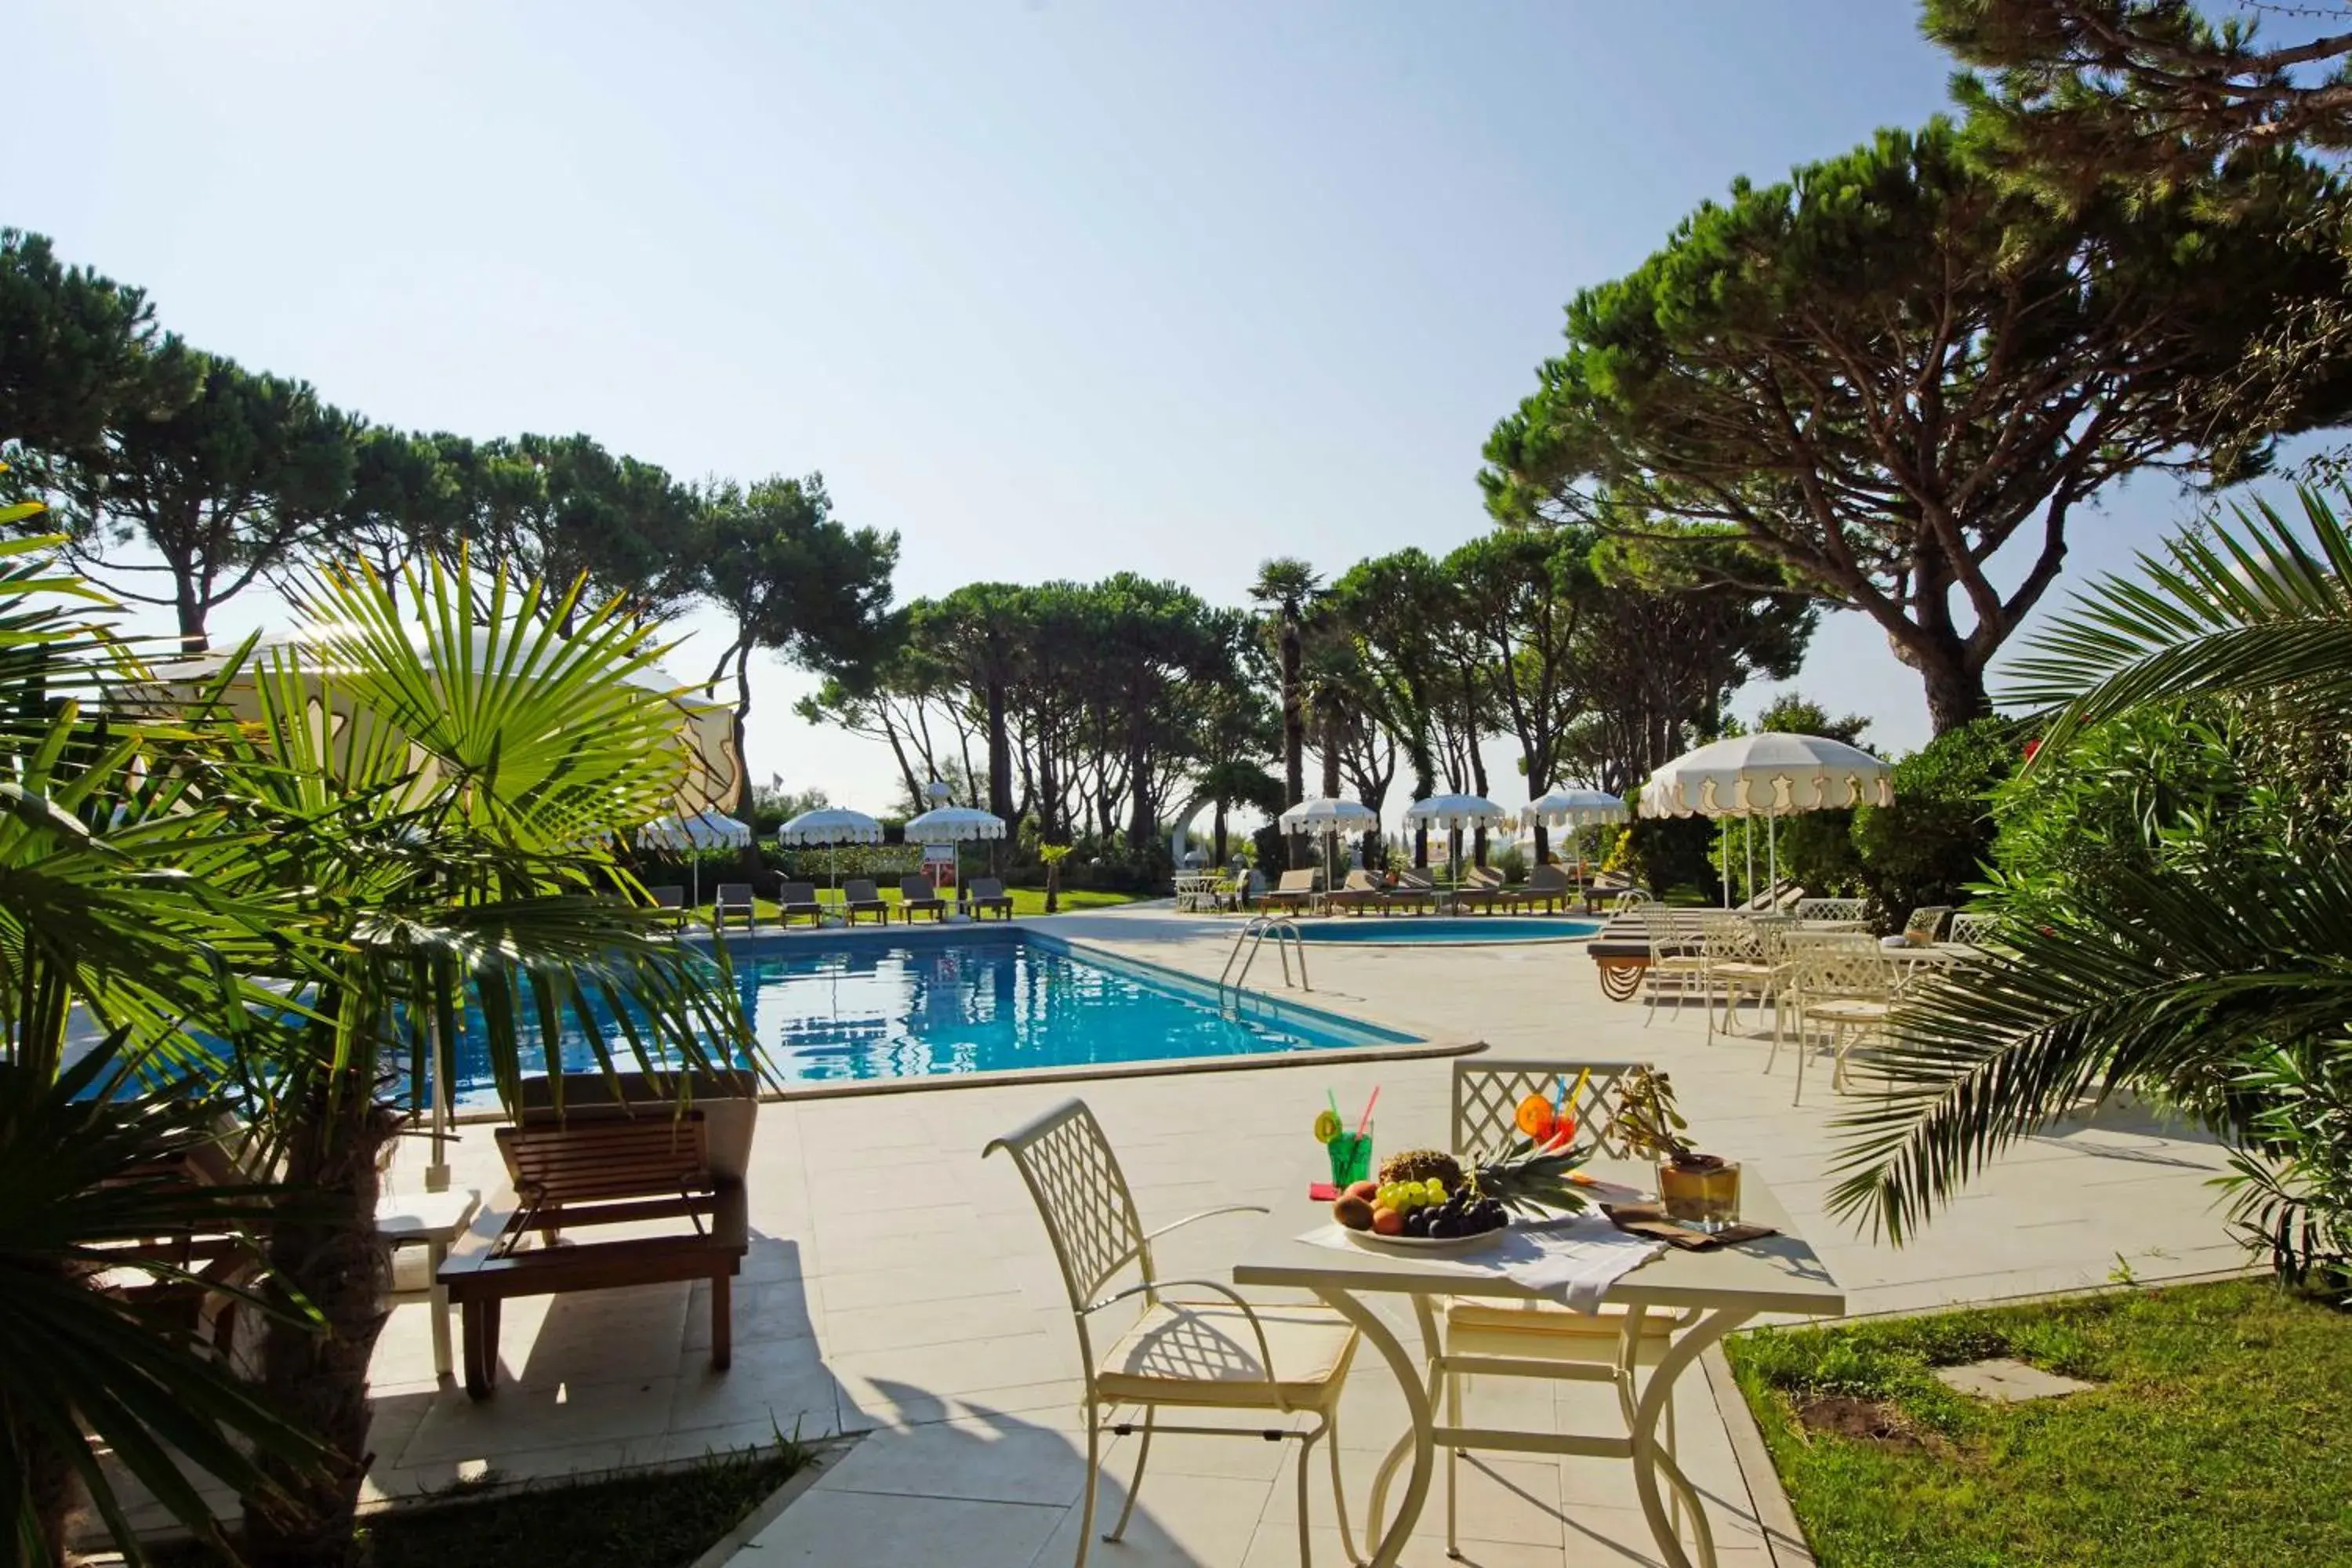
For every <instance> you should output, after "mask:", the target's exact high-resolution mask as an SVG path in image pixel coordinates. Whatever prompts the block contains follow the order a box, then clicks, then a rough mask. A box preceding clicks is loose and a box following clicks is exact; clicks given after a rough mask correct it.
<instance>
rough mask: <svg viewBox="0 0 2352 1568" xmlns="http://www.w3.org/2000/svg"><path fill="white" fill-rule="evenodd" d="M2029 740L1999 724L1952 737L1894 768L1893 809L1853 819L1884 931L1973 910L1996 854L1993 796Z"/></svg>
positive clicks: (1867, 888) (2012, 724)
mask: <svg viewBox="0 0 2352 1568" xmlns="http://www.w3.org/2000/svg"><path fill="white" fill-rule="evenodd" d="M2027 734H2028V726H2026V725H2024V724H2021V723H2020V722H2019V721H2015V720H2011V719H2000V718H1991V719H1979V720H1976V721H1973V722H1971V723H1968V724H1963V725H1961V726H1960V727H1959V728H1958V729H1956V730H1947V731H1944V733H1942V734H1940V735H1938V736H1937V737H1936V738H1935V739H1934V740H1932V741H1930V742H1927V745H1925V746H1923V747H1921V748H1920V749H1919V750H1918V751H1916V752H1912V753H1911V755H1909V756H1907V757H1906V758H1904V759H1903V760H1902V761H1901V762H1899V763H1895V804H1894V805H1885V806H1864V807H1863V808H1862V809H1861V810H1859V811H1857V812H1855V813H1854V814H1853V847H1854V848H1855V850H1856V851H1857V853H1858V854H1859V857H1860V868H1859V871H1858V873H1857V875H1858V879H1859V880H1860V882H1861V884H1862V887H1863V890H1864V892H1865V893H1867V894H1868V895H1869V897H1870V900H1871V903H1872V905H1873V906H1874V914H1875V916H1876V918H1877V921H1878V923H1879V924H1880V925H1882V926H1885V927H1888V928H1891V927H1892V926H1893V925H1894V924H1895V922H1897V921H1901V920H1902V919H1903V917H1904V916H1905V915H1906V914H1908V913H1909V912H1910V911H1911V910H1914V909H1916V908H1918V907H1919V906H1920V905H1922V904H1955V905H1958V904H1964V903H1966V902H1968V899H1969V885H1970V884H1971V883H1974V882H1978V881H1980V880H1982V879H1983V876H1984V872H1983V866H1984V862H1985V860H1986V859H1987V858H1988V855H1989V853H1990V850H1991V848H1992V841H1993V818H1992V803H1991V795H1992V791H1993V789H1994V786H1996V785H1998V784H2000V783H2002V782H2003V781H2004V780H2006V779H2008V778H2009V777H2010V776H2011V774H2012V773H2016V771H2017V770H2018V768H2019V767H2020V766H2021V765H2022V764H2023V763H2024V761H2025V745H2026V738H2027ZM1820 890H1821V889H1815V891H1820Z"/></svg>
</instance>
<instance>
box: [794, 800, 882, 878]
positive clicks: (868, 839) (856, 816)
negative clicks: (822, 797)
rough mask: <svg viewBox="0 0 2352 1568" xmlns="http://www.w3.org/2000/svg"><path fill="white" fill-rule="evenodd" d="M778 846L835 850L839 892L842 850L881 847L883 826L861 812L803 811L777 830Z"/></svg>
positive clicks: (840, 808)
mask: <svg viewBox="0 0 2352 1568" xmlns="http://www.w3.org/2000/svg"><path fill="white" fill-rule="evenodd" d="M776 842H777V843H779V844H782V845H786V846H792V845H802V844H824V845H828V846H830V847H832V849H833V885H834V887H835V889H838V888H839V887H840V886H841V846H843V845H845V844H879V843H881V842H882V825H881V824H880V823H878V822H877V821H875V820H874V819H873V818H872V817H870V816H866V814H865V813H864V812H862V811H851V810H849V809H848V808H847V807H846V806H839V805H824V806H819V807H818V808H817V809H816V810H814V811H803V812H802V813H801V814H800V815H799V816H795V817H793V819H792V820H791V821H790V822H787V823H785V824H784V825H783V826H782V827H779V828H777V829H776Z"/></svg>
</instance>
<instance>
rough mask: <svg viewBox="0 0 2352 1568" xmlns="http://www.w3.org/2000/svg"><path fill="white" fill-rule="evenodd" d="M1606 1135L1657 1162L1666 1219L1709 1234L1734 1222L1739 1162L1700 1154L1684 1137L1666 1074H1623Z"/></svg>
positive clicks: (1687, 1127) (1643, 1071)
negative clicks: (1623, 1077) (1612, 1135)
mask: <svg viewBox="0 0 2352 1568" xmlns="http://www.w3.org/2000/svg"><path fill="white" fill-rule="evenodd" d="M1610 1131H1612V1133H1613V1134H1614V1135H1615V1136H1616V1137H1618V1138H1620V1139H1622V1141H1623V1142H1624V1144H1625V1146H1626V1147H1627V1148H1628V1149H1629V1150H1631V1151H1632V1152H1633V1153H1635V1154H1637V1155H1640V1156H1641V1157H1643V1158H1644V1159H1649V1160H1654V1161H1655V1162H1657V1173H1658V1204H1659V1206H1660V1207H1662V1208H1664V1210H1665V1211H1666V1217H1667V1218H1668V1219H1671V1220H1673V1221H1675V1223H1676V1224H1679V1225H1686V1226H1690V1227H1691V1228H1692V1229H1694V1230H1703V1231H1708V1232H1713V1231H1718V1230H1724V1229H1727V1228H1728V1227H1729V1226H1733V1225H1735V1224H1737V1223H1738V1219H1739V1163H1738V1161H1736V1160H1727V1159H1725V1158H1724V1157H1723V1156H1722V1155H1720V1154H1708V1153H1704V1152H1700V1150H1699V1147H1698V1145H1697V1144H1696V1143H1694V1142H1692V1141H1691V1140H1690V1139H1689V1138H1687V1137H1685V1133H1687V1132H1688V1131H1690V1123H1689V1122H1688V1121H1685V1120H1684V1119H1683V1115H1682V1112H1681V1110H1679V1109H1678V1108H1677V1107H1676V1106H1675V1086H1674V1084H1673V1082H1672V1081H1671V1080H1670V1079H1668V1078H1667V1077H1666V1075H1665V1074H1664V1073H1662V1072H1658V1071H1655V1070H1654V1069H1653V1068H1640V1069H1638V1070H1636V1071H1634V1072H1633V1073H1631V1074H1629V1075H1627V1077H1626V1079H1625V1081H1624V1083H1623V1085H1622V1087H1620V1088H1619V1089H1618V1091H1617V1105H1616V1110H1615V1111H1614V1113H1613V1114H1612V1117H1611V1120H1610Z"/></svg>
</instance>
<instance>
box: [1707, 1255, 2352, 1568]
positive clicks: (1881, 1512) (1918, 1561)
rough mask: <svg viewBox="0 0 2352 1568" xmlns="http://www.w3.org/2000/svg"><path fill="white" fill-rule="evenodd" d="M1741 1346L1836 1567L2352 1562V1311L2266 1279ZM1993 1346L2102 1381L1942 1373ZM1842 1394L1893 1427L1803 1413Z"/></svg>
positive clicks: (1796, 1486)
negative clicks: (2018, 1384) (2039, 1388)
mask: <svg viewBox="0 0 2352 1568" xmlns="http://www.w3.org/2000/svg"><path fill="white" fill-rule="evenodd" d="M1727 1349H1728V1351H1729V1353H1730V1356H1731V1363H1732V1365H1733V1367H1734V1368H1735V1369H1736V1370H1737V1372H1738V1376H1739V1383H1740V1386H1741V1388H1742V1389H1743V1390H1744V1391H1745V1392H1746V1394H1747V1396H1748V1405H1749V1406H1750V1407H1751V1408H1752V1409H1754V1410H1755V1412H1756V1415H1757V1418H1758V1420H1759V1422H1760V1423H1761V1425H1762V1426H1763V1429H1764V1436H1765V1441H1766V1443H1767V1444H1768V1445H1769V1447H1770V1448H1771V1451H1772V1458H1773V1462H1774V1463H1775V1465H1777V1466H1778V1467H1779V1469H1780V1478H1781V1480H1782V1481H1783V1482H1784V1483H1785V1484H1786V1486H1787V1487H1788V1489H1789V1495H1790V1500H1792V1501H1793V1502H1794V1503H1795V1505H1796V1510H1797V1517H1798V1518H1799V1519H1800V1520H1801V1521H1802V1522H1803V1524H1804V1527H1805V1534H1806V1537H1807V1538H1808V1540H1810V1541H1811V1544H1812V1547H1813V1551H1814V1552H1815V1553H1816V1554H1817V1555H1818V1556H1819V1558H1820V1560H1821V1563H1822V1568H1864V1565H1865V1564H1867V1565H1870V1568H1879V1565H1882V1564H1883V1565H1885V1568H1897V1565H1901V1568H1962V1565H1966V1568H2025V1565H2028V1564H2061V1563H2063V1564H2083V1565H2084V1568H2088V1565H2090V1564H2100V1565H2102V1568H2108V1565H2120V1564H2132V1565H2133V1568H2141V1565H2149V1568H2164V1565H2176V1564H2177V1565H2178V1568H2219V1565H2221V1564H2231V1563H2247V1564H2253V1563H2262V1564H2286V1563H2297V1564H2300V1563H2311V1564H2319V1563H2352V1482H2347V1477H2352V1424H2347V1420H2346V1416H2347V1413H2352V1315H2347V1314H2346V1313H2344V1312H2341V1311H2338V1310H2332V1309H2330V1308H2327V1307H2326V1306H2322V1305H2320V1304H2318V1303H2316V1302H2314V1301H2312V1300H2307V1299H2304V1298H2299V1297H2296V1296H2294V1295H2290V1294H2287V1293H2285V1292H2283V1291H2282V1290H2280V1289H2278V1288H2277V1287H2276V1286H2275V1285H2273V1284H2271V1283H2269V1282H2267V1281H2231V1282H2228V1283H2223V1284H2214V1285H2194V1286H2182V1287H2179V1288H2176V1289H2161V1290H2133V1291H2126V1292H2121V1293H2117V1294H2115V1295H2108V1296H2099V1297H2092V1298H2081V1299H2077V1300H2071V1301H2064V1302H2057V1303H2052V1304H2047V1305H2040V1306H2027V1307H2015V1308H2002V1309H1994V1310H1981V1311H1967V1312H1955V1313H1948V1314H1945V1315H1942V1316H1938V1317H1932V1318H1916V1319H1906V1320H1899V1321H1887V1322H1875V1323H1862V1324H1855V1325H1852V1326H1847V1327H1841V1328H1827V1329H1797V1330H1769V1331H1763V1332H1760V1333H1757V1334H1754V1335H1750V1336H1746V1337H1743V1338H1740V1339H1738V1340H1735V1341H1733V1342H1730V1344H1729V1345H1728V1346H1727ZM1989 1356H2012V1357H2015V1358H2016V1359H2018V1360H2020V1361H2025V1362H2030V1363H2033V1364H2034V1365H2036V1366H2041V1367H2044V1368H2047V1369H2048V1370H2050V1371H2053V1372H2059V1373H2067V1374H2069V1375H2071V1376H2075V1377H2081V1378H2087V1379H2090V1380H2092V1381H2094V1382H2096V1383H2099V1384H2102V1385H2103V1386H2101V1387H2100V1388H2098V1389H2095V1390H2094V1391H2092V1392H2089V1393H2084V1394H2071V1395H2068V1396H2067V1397H2065V1398H2063V1399H2056V1400H2046V1401H2041V1402H2036V1403H2032V1404H2026V1405H2006V1406H2004V1405H1988V1404H1984V1403H1981V1402H1979V1401H1977V1400H1974V1399H1970V1398H1968V1397H1965V1396H1963V1395H1960V1394H1955V1393H1953V1392H1951V1391H1950V1390H1948V1389H1947V1388H1945V1387H1944V1386H1943V1385H1942V1384H1939V1383H1937V1381H1936V1380H1935V1379H1934V1378H1933V1377H1932V1376H1930V1375H1929V1369H1930V1368H1931V1367H1935V1366H1943V1365H1950V1364H1953V1363H1960V1362H1967V1361H1974V1360H1978V1359H1980V1358H1983V1357H1989ZM1840 1396H1844V1397H1845V1398H1846V1399H1848V1400H1850V1401H1859V1402H1865V1403H1863V1404H1860V1405H1856V1404H1848V1405H1845V1409H1846V1410H1847V1411H1848V1412H1850V1413H1856V1412H1860V1411H1865V1410H1867V1409H1868V1405H1870V1404H1876V1405H1880V1406H1882V1408H1881V1409H1880V1410H1879V1411H1878V1412H1876V1414H1877V1415H1881V1416H1883V1417H1885V1430H1888V1431H1891V1434H1892V1436H1833V1435H1831V1434H1830V1433H1828V1432H1826V1431H1822V1430H1815V1429H1809V1428H1808V1427H1807V1426H1804V1425H1803V1424H1802V1423H1801V1421H1800V1420H1799V1418H1798V1414H1797V1413H1798V1409H1799V1406H1800V1405H1803V1404H1808V1403H1810V1402H1811V1401H1815V1400H1819V1399H1822V1398H1829V1399H1832V1400H1833V1401H1834V1400H1836V1399H1838V1398H1839V1397H1840ZM1828 1408H1829V1409H1835V1408H1836V1406H1835V1405H1832V1406H1829V1407H1828ZM1815 1409H1816V1412H1817V1415H1818V1414H1822V1413H1825V1412H1824V1411H1823V1407H1821V1406H1815ZM1864 1426H1865V1427H1867V1426H1868V1423H1867V1422H1865V1423H1864ZM1848 1429H1851V1428H1848Z"/></svg>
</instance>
